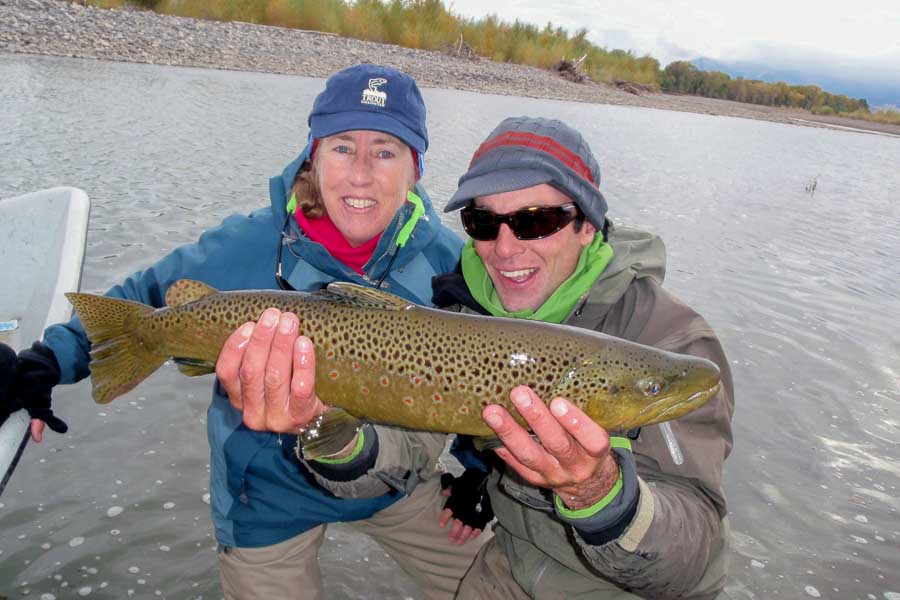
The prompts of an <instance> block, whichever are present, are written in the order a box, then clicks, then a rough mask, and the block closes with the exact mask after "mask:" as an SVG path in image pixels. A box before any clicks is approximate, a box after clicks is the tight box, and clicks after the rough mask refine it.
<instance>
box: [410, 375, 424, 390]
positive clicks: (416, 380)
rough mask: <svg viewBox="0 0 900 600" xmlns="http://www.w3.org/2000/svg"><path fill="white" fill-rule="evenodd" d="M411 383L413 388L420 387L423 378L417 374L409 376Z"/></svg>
mask: <svg viewBox="0 0 900 600" xmlns="http://www.w3.org/2000/svg"><path fill="white" fill-rule="evenodd" d="M409 382H410V383H411V384H413V386H415V387H419V386H420V385H422V378H421V377H419V376H418V375H415V374H414V375H410V376H409Z"/></svg>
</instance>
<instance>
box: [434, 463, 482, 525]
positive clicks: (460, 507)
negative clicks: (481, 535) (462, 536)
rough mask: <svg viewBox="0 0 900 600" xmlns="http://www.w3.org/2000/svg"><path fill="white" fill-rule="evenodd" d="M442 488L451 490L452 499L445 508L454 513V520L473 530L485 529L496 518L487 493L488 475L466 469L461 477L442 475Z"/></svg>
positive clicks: (450, 498)
mask: <svg viewBox="0 0 900 600" xmlns="http://www.w3.org/2000/svg"><path fill="white" fill-rule="evenodd" d="M441 487H442V488H443V489H447V488H448V487H449V488H450V497H449V498H447V502H445V503H444V508H449V509H450V510H451V511H453V518H454V519H459V520H460V521H462V523H463V525H468V526H469V527H471V528H472V529H482V530H483V529H484V527H485V525H487V524H488V523H490V522H491V520H492V519H493V518H494V509H493V508H491V497H490V496H488V493H487V473H485V472H484V471H480V470H478V469H466V470H465V472H464V473H463V474H462V475H460V476H459V477H454V476H453V475H451V474H450V473H444V474H443V475H441Z"/></svg>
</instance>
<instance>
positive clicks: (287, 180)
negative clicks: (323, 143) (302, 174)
mask: <svg viewBox="0 0 900 600" xmlns="http://www.w3.org/2000/svg"><path fill="white" fill-rule="evenodd" d="M311 150H312V144H309V143H308V144H306V147H305V148H303V152H301V153H300V154H299V155H298V156H297V158H295V159H294V160H292V161H291V162H290V163H288V165H287V166H286V167H285V168H284V170H283V171H282V172H281V175H276V176H275V177H272V178H271V179H269V198H270V199H271V201H272V213H273V214H274V215H275V220H276V222H278V224H281V223H283V222H284V218H285V217H286V216H287V202H288V200H289V199H290V197H291V187H293V185H294V180H295V179H297V172H298V171H300V167H302V166H303V163H305V162H306V161H307V160H309V153H310V151H311Z"/></svg>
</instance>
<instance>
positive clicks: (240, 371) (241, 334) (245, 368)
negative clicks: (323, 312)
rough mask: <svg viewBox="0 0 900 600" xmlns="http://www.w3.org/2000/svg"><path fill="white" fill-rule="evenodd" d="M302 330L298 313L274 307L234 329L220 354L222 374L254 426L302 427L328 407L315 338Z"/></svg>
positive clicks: (238, 406) (234, 400)
mask: <svg viewBox="0 0 900 600" xmlns="http://www.w3.org/2000/svg"><path fill="white" fill-rule="evenodd" d="M298 330H299V321H298V319H297V316H296V315H294V314H292V313H281V312H280V311H279V310H278V309H275V308H269V309H267V310H266V311H265V312H264V313H263V314H262V316H261V317H260V319H259V321H258V322H257V323H244V324H243V325H241V326H240V327H239V328H238V329H237V331H235V332H234V333H233V334H231V336H230V337H229V338H228V340H227V341H226V342H225V346H224V347H223V348H222V352H221V354H219V359H218V361H217V362H216V376H217V377H218V378H219V381H220V382H221V383H222V387H224V388H225V392H226V393H227V394H228V398H229V400H230V401H231V404H232V406H234V407H235V408H236V409H238V410H240V411H242V412H243V413H244V424H245V425H246V426H247V427H248V428H250V429H253V430H255V431H275V432H280V433H297V431H298V430H299V429H301V428H303V427H305V426H306V425H307V424H308V423H309V422H310V421H312V420H313V419H314V418H315V417H316V416H318V415H319V414H321V413H323V412H325V411H326V410H327V409H328V407H327V406H326V405H325V404H323V403H322V401H321V400H319V397H318V396H316V387H315V386H316V355H315V351H314V349H313V345H312V341H310V339H309V338H308V337H305V336H298Z"/></svg>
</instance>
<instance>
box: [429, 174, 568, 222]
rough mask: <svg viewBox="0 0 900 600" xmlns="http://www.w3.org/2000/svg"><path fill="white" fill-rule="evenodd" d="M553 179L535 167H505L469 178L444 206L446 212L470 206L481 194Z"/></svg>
mask: <svg viewBox="0 0 900 600" xmlns="http://www.w3.org/2000/svg"><path fill="white" fill-rule="evenodd" d="M551 181H553V175H552V174H550V173H545V172H542V171H536V170H534V169H505V170H502V171H491V172H489V173H485V174H483V175H478V176H477V177H472V178H471V179H467V180H466V181H464V182H463V183H462V185H460V186H459V189H457V190H456V193H455V194H453V196H451V197H450V200H449V201H448V202H447V204H446V206H444V212H453V211H454V210H458V209H460V208H463V207H465V206H468V205H469V204H470V203H471V202H472V200H474V199H475V198H478V197H480V196H490V195H491V194H502V193H503V192H514V191H516V190H524V189H525V188H530V187H534V186H536V185H540V184H542V183H550V182H551Z"/></svg>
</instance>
